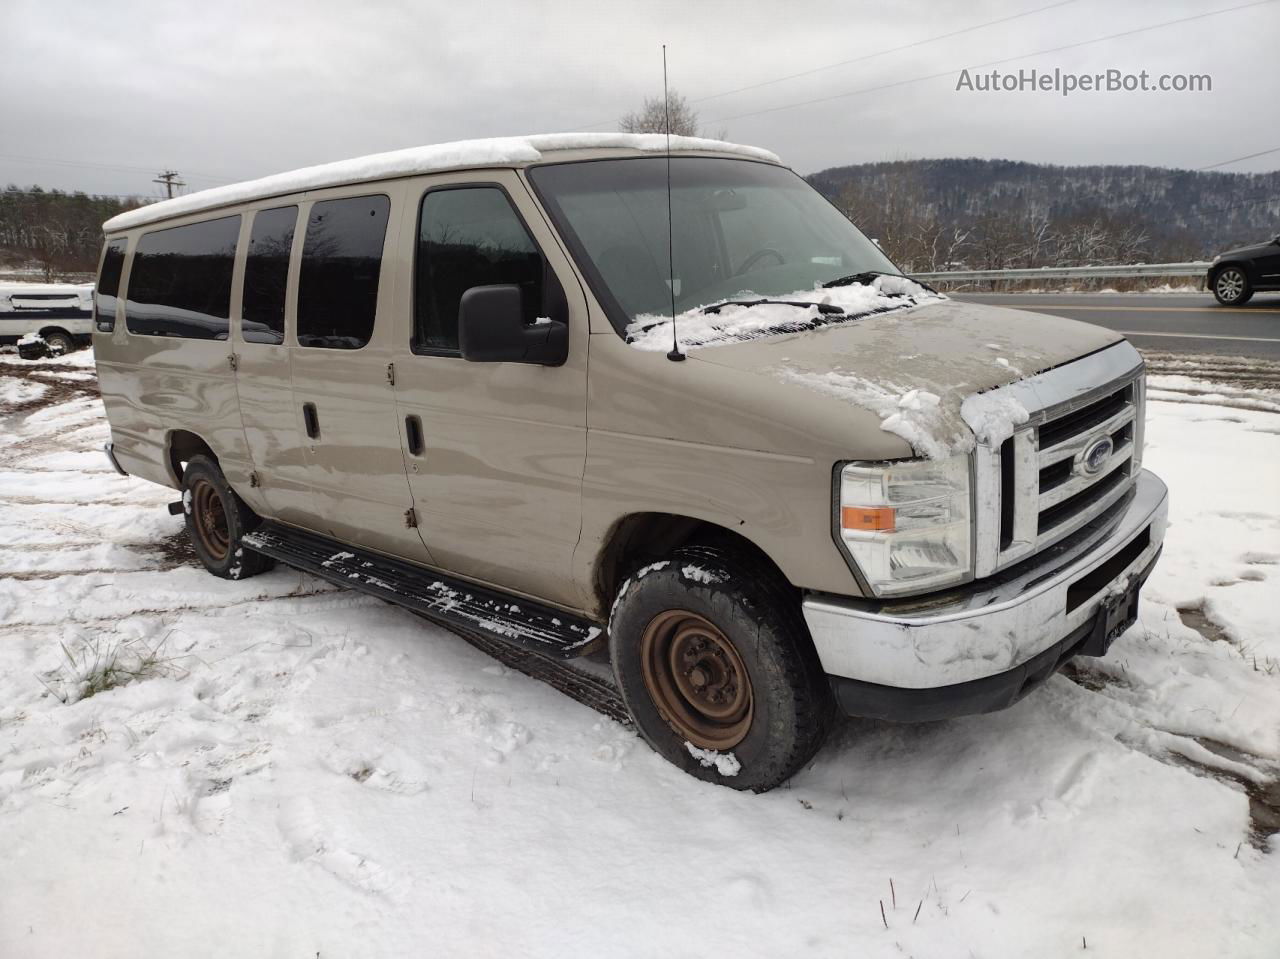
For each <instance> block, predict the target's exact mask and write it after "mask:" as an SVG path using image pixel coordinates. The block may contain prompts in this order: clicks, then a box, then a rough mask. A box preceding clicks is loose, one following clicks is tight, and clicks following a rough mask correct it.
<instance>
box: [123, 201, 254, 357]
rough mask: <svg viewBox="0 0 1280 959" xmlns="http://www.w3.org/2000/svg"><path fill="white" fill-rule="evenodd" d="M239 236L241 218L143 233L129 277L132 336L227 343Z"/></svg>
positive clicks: (127, 315) (128, 319) (127, 314)
mask: <svg viewBox="0 0 1280 959" xmlns="http://www.w3.org/2000/svg"><path fill="white" fill-rule="evenodd" d="M239 234H240V217H239V216H226V217H221V218H220V219H217V220H206V221H205V222H203V223H191V224H188V225H187V226H176V227H171V228H169V229H167V230H156V231H155V232H153V233H144V234H143V235H142V238H141V239H140V240H139V241H138V246H137V248H136V249H135V250H134V253H133V269H132V271H131V272H130V274H129V290H128V300H127V301H126V303H125V322H126V324H127V325H128V328H129V332H130V333H141V334H144V335H147V336H176V337H183V338H186V339H195V340H225V339H226V338H227V333H228V330H229V327H230V324H229V321H228V317H229V316H230V315H231V314H230V309H231V271H232V267H233V265H234V263H235V255H236V239H237V237H238V236H239Z"/></svg>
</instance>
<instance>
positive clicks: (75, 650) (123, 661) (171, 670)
mask: <svg viewBox="0 0 1280 959" xmlns="http://www.w3.org/2000/svg"><path fill="white" fill-rule="evenodd" d="M167 639H168V637H165V639H164V640H161V641H160V643H159V644H158V645H156V646H154V647H152V646H148V645H147V644H146V643H144V642H143V641H142V640H140V639H127V640H116V639H106V638H97V637H95V638H92V639H79V640H76V641H74V642H72V644H71V645H70V646H68V645H67V644H66V643H59V645H60V646H61V647H62V655H63V658H64V663H63V665H62V666H60V667H58V668H57V669H56V670H54V671H53V672H52V673H50V674H47V675H46V676H45V677H40V682H41V683H43V684H44V687H45V689H47V690H49V692H50V693H51V694H52V695H53V696H55V697H56V698H57V699H58V700H59V701H61V702H62V703H76V702H79V701H80V700H82V699H88V698H89V697H90V696H96V695H98V693H104V692H106V691H107V690H109V689H117V688H118V687H120V686H127V685H129V684H130V683H132V682H136V681H138V680H143V679H151V678H152V677H154V676H173V675H179V674H182V673H184V672H185V671H184V670H182V669H181V668H180V667H179V666H178V665H177V664H176V663H175V661H174V660H173V658H171V657H169V656H166V655H165V654H164V646H165V642H166V640H167Z"/></svg>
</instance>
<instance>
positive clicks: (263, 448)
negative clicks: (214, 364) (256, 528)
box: [232, 204, 315, 526]
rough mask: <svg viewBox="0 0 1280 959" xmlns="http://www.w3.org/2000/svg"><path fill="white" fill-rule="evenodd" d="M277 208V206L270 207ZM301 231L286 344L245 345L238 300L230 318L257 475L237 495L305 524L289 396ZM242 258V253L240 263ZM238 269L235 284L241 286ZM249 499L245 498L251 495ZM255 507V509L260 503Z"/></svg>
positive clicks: (304, 468)
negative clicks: (255, 482)
mask: <svg viewBox="0 0 1280 959" xmlns="http://www.w3.org/2000/svg"><path fill="white" fill-rule="evenodd" d="M274 205H277V206H278V205H279V204H274ZM246 220H248V221H249V222H247V223H246V225H245V232H243V233H242V234H241V238H242V239H241V245H242V246H246V245H247V239H246V238H247V237H248V231H249V230H250V229H251V228H252V224H253V218H252V217H248V216H246ZM302 237H303V231H302V230H298V229H297V228H296V227H295V230H294V237H293V249H292V255H291V257H290V262H289V274H288V281H287V292H286V295H285V342H284V343H247V342H245V341H244V336H243V329H242V314H243V308H242V304H243V298H242V297H240V296H237V297H236V298H235V299H234V300H233V303H234V304H235V306H234V311H235V315H234V316H233V318H232V326H233V330H234V333H235V344H236V345H235V350H236V356H237V363H236V390H237V392H238V393H239V396H240V418H241V421H242V422H243V424H244V435H245V443H246V445H247V447H248V450H249V457H250V459H251V460H252V462H253V468H254V470H255V472H257V474H258V480H259V484H260V485H259V486H258V487H257V488H252V487H250V488H244V487H237V491H238V492H239V493H240V495H241V496H243V497H244V498H245V501H246V502H248V503H249V504H250V505H251V506H253V508H254V509H255V510H256V511H257V512H258V513H259V514H261V515H263V516H270V517H274V518H276V519H280V520H282V521H284V522H286V523H294V524H297V525H302V526H305V525H308V524H310V523H312V522H313V521H314V519H315V505H314V503H313V502H312V497H311V482H310V476H309V473H308V469H309V466H308V460H307V453H306V448H305V447H304V445H303V439H304V434H303V433H302V430H301V426H300V425H299V420H298V414H297V411H298V405H297V403H295V402H294V398H293V380H292V354H293V351H294V349H296V346H297V342H296V340H295V339H294V335H293V334H294V316H295V313H294V311H295V308H296V305H297V278H298V257H299V256H300V254H301V250H302ZM244 256H245V254H244V253H242V254H241V259H242V260H243V259H244ZM243 272H244V271H243V267H242V268H241V271H240V282H241V285H242V286H243ZM251 496H252V497H254V498H252V499H251V498H250V497H251ZM259 504H260V505H259Z"/></svg>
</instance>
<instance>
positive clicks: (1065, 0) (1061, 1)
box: [592, 0, 1076, 126]
mask: <svg viewBox="0 0 1280 959" xmlns="http://www.w3.org/2000/svg"><path fill="white" fill-rule="evenodd" d="M1075 2H1076V0H1057V2H1056V3H1050V4H1048V5H1047V6H1043V7H1036V8H1035V9H1034V10H1024V11H1023V12H1022V13H1014V14H1010V15H1009V16H1007V17H1000V18H999V19H997V20H988V21H986V22H985V23H975V24H973V25H972V26H968V27H964V28H962V29H960V30H953V31H952V32H951V33H940V34H938V35H937V36H934V37H926V38H925V39H923V40H915V41H913V42H911V43H904V44H903V45H902V46H900V47H889V48H888V49H887V50H877V51H876V52H875V53H867V54H864V55H863V56H860V57H854V58H853V59H851V60H840V61H839V62H837V63H828V64H825V65H823V66H820V67H814V68H813V69H811V70H801V71H800V72H799V73H791V74H788V75H787V76H785V77H775V78H774V79H772V80H761V81H760V82H759V83H750V84H748V85H747V86H745V87H735V88H734V89H732V90H725V91H723V92H721V93H713V94H711V95H710V96H705V97H698V98H697V99H696V100H690V101H689V102H690V103H706V102H707V101H708V100H718V99H720V98H721V97H727V96H731V95H732V94H734V93H743V92H745V91H747V90H758V89H760V87H767V86H771V85H772V84H775V83H784V82H786V81H787V80H796V79H798V78H800V77H807V76H811V75H813V74H815V73H821V72H822V71H824V70H834V69H835V68H836V67H847V66H852V65H853V64H855V63H863V62H865V61H867V60H874V59H875V58H876V57H884V56H888V55H889V54H891V53H901V52H902V51H903V50H910V49H912V48H914V47H922V46H924V45H926V44H929V43H936V42H938V41H939V40H949V39H951V38H952V37H958V36H961V35H963V34H966V33H973V32H974V31H975V30H984V29H986V28H987V27H994V26H996V25H997V24H1000V23H1008V22H1009V21H1010V20H1020V19H1022V18H1023V17H1030V16H1034V15H1035V14H1037V13H1044V11H1046V10H1053V9H1054V8H1056V7H1065V6H1066V5H1067V4H1070V3H1075ZM606 122H607V121H606ZM592 125H593V126H595V125H596V124H592Z"/></svg>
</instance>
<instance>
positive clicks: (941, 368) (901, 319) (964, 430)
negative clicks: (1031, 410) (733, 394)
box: [682, 300, 1123, 459]
mask: <svg viewBox="0 0 1280 959" xmlns="http://www.w3.org/2000/svg"><path fill="white" fill-rule="evenodd" d="M756 309H761V308H760V307H757V308H756ZM783 309H785V308H783ZM682 338H683V334H682ZM1122 339H1123V337H1121V336H1120V335H1119V334H1118V333H1114V332H1112V331H1111V330H1106V329H1103V328H1101V327H1097V326H1091V325H1089V324H1086V323H1078V322H1076V321H1074V320H1067V319H1062V318H1061V317H1055V316H1044V315H1041V314H1038V313H1025V312H1022V311H1020V310H1009V309H1004V308H1001V307H992V306H985V305H982V304H977V303H960V302H957V301H955V300H942V301H940V302H937V303H934V304H932V305H930V307H929V308H928V309H913V310H895V311H890V312H880V313H875V314H872V315H870V316H866V317H865V318H863V319H861V320H859V321H857V322H852V323H842V324H839V325H834V326H828V327H823V328H819V329H814V330H811V331H808V332H803V333H796V334H792V335H790V336H777V337H771V338H769V339H767V340H759V339H757V340H753V341H750V342H744V343H737V344H734V343H730V344H726V345H725V346H723V347H721V348H718V349H714V350H699V351H696V352H694V353H692V354H691V359H693V360H697V361H700V362H707V363H714V364H716V365H720V366H728V367H732V368H735V369H740V370H743V371H745V372H754V373H758V374H760V375H763V376H768V377H770V378H773V379H775V380H780V381H782V382H784V383H788V384H793V385H796V386H800V387H803V388H806V389H810V390H813V391H815V392H818V393H822V394H825V395H827V396H833V397H836V398H838V399H840V400H844V401H845V402H847V403H849V404H850V405H852V406H856V407H859V408H861V409H865V410H869V411H871V412H872V413H874V414H875V415H876V416H878V417H879V418H880V428H881V429H883V430H885V431H886V432H889V433H893V434H895V435H897V436H900V437H902V439H904V440H905V441H906V442H907V443H909V444H910V446H911V448H912V450H913V451H914V452H915V453H916V455H918V456H924V457H928V458H930V459H942V458H945V457H947V456H951V455H954V454H957V453H963V452H967V451H969V450H971V449H972V448H973V446H974V444H975V442H982V443H986V444H991V445H995V444H998V443H1000V442H1002V441H1003V440H1004V439H1005V438H1007V437H1008V436H1009V435H1011V434H1012V432H1013V430H1014V429H1015V428H1016V427H1017V426H1018V425H1019V424H1021V423H1025V422H1026V421H1027V417H1028V414H1027V411H1026V410H1025V409H1024V408H1023V407H1022V406H1021V405H1020V404H1018V403H1017V402H1016V401H1015V400H1012V399H1009V398H1007V397H1003V396H1001V395H1000V394H993V393H991V392H990V391H991V390H993V389H994V388H995V387H998V386H1003V385H1005V384H1008V383H1012V382H1014V381H1016V380H1020V379H1023V378H1024V377H1027V376H1031V375H1033V374H1035V373H1039V372H1042V371H1044V370H1047V369H1051V368H1053V367H1055V366H1060V365H1062V364H1063V363H1067V362H1070V361H1071V360H1074V359H1077V358H1079V357H1081V356H1084V355H1086V354H1088V353H1092V352H1094V351H1096V350H1099V349H1102V348H1104V347H1106V346H1109V345H1111V344H1112V343H1116V342H1119V341H1120V340H1122Z"/></svg>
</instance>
